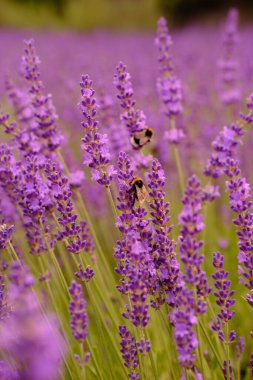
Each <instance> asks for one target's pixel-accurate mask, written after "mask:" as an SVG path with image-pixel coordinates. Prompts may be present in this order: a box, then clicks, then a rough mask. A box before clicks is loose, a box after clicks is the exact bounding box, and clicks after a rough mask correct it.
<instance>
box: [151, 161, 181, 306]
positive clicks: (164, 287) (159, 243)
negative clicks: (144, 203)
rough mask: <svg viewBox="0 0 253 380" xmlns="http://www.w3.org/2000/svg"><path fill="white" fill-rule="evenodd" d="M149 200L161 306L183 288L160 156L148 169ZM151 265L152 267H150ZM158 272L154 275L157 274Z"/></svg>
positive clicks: (156, 289)
mask: <svg viewBox="0 0 253 380" xmlns="http://www.w3.org/2000/svg"><path fill="white" fill-rule="evenodd" d="M148 187H149V201H150V208H151V210H152V211H151V221H152V223H153V225H154V232H153V233H154V242H153V245H152V248H151V256H152V258H153V262H154V264H153V265H154V267H153V271H152V272H151V274H153V275H152V281H153V283H152V282H151V283H150V286H152V294H153V295H154V300H153V302H152V306H153V307H155V308H160V306H161V305H162V304H163V303H164V301H165V299H164V294H165V293H166V295H167V297H168V300H167V302H168V303H169V304H173V302H174V296H175V295H176V293H177V291H178V289H180V288H181V286H182V282H181V276H180V273H179V272H180V268H179V263H178V262H177V259H176V254H175V251H174V250H175V242H174V241H173V240H172V239H171V238H170V232H171V230H172V226H171V225H170V224H169V222H170V216H169V203H168V202H165V199H164V198H165V189H164V188H165V175H164V171H163V169H162V167H161V164H160V163H159V161H158V160H154V161H153V163H152V171H151V172H150V173H148ZM150 269H151V268H150ZM154 273H155V275H154ZM169 299H170V300H169Z"/></svg>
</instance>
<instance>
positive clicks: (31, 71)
mask: <svg viewBox="0 0 253 380" xmlns="http://www.w3.org/2000/svg"><path fill="white" fill-rule="evenodd" d="M25 45H26V47H25V55H24V56H23V57H22V69H23V72H24V76H25V78H26V80H27V81H28V83H29V85H30V88H29V93H30V97H31V104H32V109H33V116H34V124H33V127H32V130H33V132H34V133H35V134H36V136H37V137H38V138H39V140H40V144H41V150H42V151H44V152H46V153H50V152H54V151H55V150H56V149H57V148H58V147H60V146H61V144H62V141H63V136H62V134H61V132H60V130H59V129H58V128H57V126H56V120H57V119H58V116H57V115H56V113H55V108H54V105H53V103H52V96H51V94H45V87H44V84H43V82H42V80H41V75H40V70H39V64H40V59H39V57H38V56H37V55H36V53H35V48H34V41H33V40H29V41H25Z"/></svg>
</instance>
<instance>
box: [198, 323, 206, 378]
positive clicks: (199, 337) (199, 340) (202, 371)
mask: <svg viewBox="0 0 253 380" xmlns="http://www.w3.org/2000/svg"><path fill="white" fill-rule="evenodd" d="M199 318H200V317H199ZM197 337H198V342H199V345H198V352H199V358H200V367H201V373H202V375H203V379H204V378H205V376H204V365H203V356H202V349H201V336H200V329H199V322H198V323H197Z"/></svg>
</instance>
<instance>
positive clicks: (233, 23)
mask: <svg viewBox="0 0 253 380" xmlns="http://www.w3.org/2000/svg"><path fill="white" fill-rule="evenodd" d="M237 45H238V11H237V10H236V9H234V8H232V9H230V11H229V13H228V18H227V21H226V25H225V30H224V35H223V56H222V58H221V59H220V60H219V62H218V65H219V69H220V81H221V84H220V87H221V88H220V98H221V101H222V102H223V104H225V105H228V104H236V103H238V101H240V98H241V91H240V88H238V83H237V82H238V66H239V64H238V59H237V58H236V57H237V56H238V52H237Z"/></svg>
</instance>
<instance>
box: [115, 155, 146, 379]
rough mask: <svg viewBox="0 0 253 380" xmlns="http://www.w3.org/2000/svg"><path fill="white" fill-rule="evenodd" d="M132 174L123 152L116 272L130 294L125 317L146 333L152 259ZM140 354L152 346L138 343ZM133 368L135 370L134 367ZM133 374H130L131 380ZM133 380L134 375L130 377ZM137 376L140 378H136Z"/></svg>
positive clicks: (125, 290)
mask: <svg viewBox="0 0 253 380" xmlns="http://www.w3.org/2000/svg"><path fill="white" fill-rule="evenodd" d="M132 179H133V171H132V168H131V164H130V160H129V158H128V156H127V155H126V153H123V152H121V153H120V154H119V159H118V180H119V197H118V205H117V207H118V209H119V210H121V215H120V216H118V218H117V227H118V228H119V230H120V232H121V234H122V240H118V241H117V247H116V249H115V253H114V257H115V258H116V259H117V262H118V266H117V268H116V272H117V273H118V274H120V275H121V279H120V285H118V286H117V289H118V290H119V291H120V292H121V293H123V294H128V296H129V301H130V302H129V304H127V305H126V310H125V311H124V313H123V317H125V318H126V319H128V320H130V321H131V322H132V324H133V325H134V326H135V327H137V328H139V329H141V330H142V329H143V328H145V327H146V326H147V324H148V321H149V318H150V316H149V314H148V300H147V297H148V291H149V288H150V284H149V275H150V261H151V260H150V255H149V250H150V249H149V246H148V242H149V237H150V233H151V232H150V229H149V223H148V221H146V220H145V216H146V215H147V213H146V211H145V210H144V209H143V208H137V209H133V194H132V193H131V192H132V189H131V185H130V183H131V181H132ZM136 344H137V348H138V350H139V352H140V353H145V352H147V351H149V350H150V343H149V342H148V341H145V342H143V340H140V341H137V342H136ZM132 368H134V367H132ZM130 375H131V374H129V378H132V377H130ZM131 376H132V375H131ZM136 376H137V375H136Z"/></svg>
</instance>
